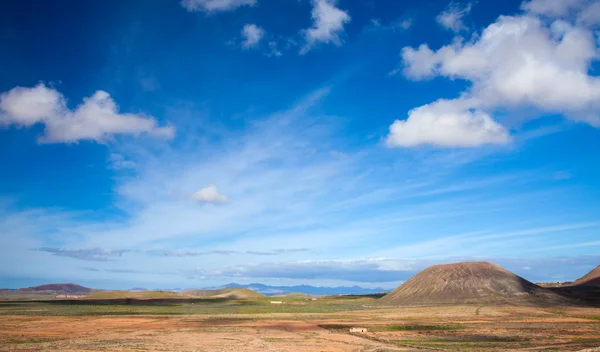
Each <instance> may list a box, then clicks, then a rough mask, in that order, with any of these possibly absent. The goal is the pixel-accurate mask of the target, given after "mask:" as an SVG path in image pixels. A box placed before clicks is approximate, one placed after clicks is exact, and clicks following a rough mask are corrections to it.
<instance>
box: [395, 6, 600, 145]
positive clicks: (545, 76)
mask: <svg viewBox="0 0 600 352" xmlns="http://www.w3.org/2000/svg"><path fill="white" fill-rule="evenodd" d="M557 11H558V10H557ZM474 38H475V39H473V40H469V41H467V40H465V39H462V38H461V39H458V40H454V41H453V43H451V44H449V45H445V46H443V47H441V48H440V49H438V50H432V49H430V48H429V46H428V45H427V44H422V45H420V46H419V47H418V48H416V49H415V48H410V47H407V48H404V49H403V50H402V59H403V63H404V68H403V73H404V74H405V75H406V76H407V77H408V78H409V79H412V80H423V79H428V78H432V77H436V76H443V77H448V78H450V79H463V80H465V81H468V82H470V83H471V84H470V88H469V89H468V90H467V91H465V92H463V93H462V94H461V97H460V98H458V99H455V100H468V101H469V102H470V109H474V111H478V113H477V115H478V117H476V118H475V120H478V121H480V122H484V121H487V123H480V124H479V126H480V127H482V128H485V130H480V131H475V130H471V133H474V134H476V135H478V136H481V135H486V134H487V132H488V131H489V128H490V127H494V128H493V130H494V131H498V129H497V127H498V126H497V124H496V123H494V122H493V120H492V119H491V117H490V116H491V114H492V113H493V112H494V111H496V110H501V109H502V110H510V109H519V108H534V109H535V110H536V111H538V112H539V113H540V114H543V113H551V114H563V115H564V116H566V117H567V118H570V119H572V120H576V121H582V122H586V123H588V124H590V125H592V126H596V127H598V126H600V116H599V114H598V111H599V108H600V103H599V102H600V100H599V99H600V78H598V77H597V76H592V75H590V74H589V70H590V67H591V64H592V62H593V61H594V60H596V59H597V58H598V46H597V43H596V39H595V37H594V34H593V32H592V30H591V29H590V28H589V27H586V26H584V25H581V24H578V23H576V22H574V20H573V21H567V20H565V19H555V20H552V21H548V20H544V19H541V18H539V17H537V16H534V15H533V14H531V13H525V14H522V15H519V16H500V17H499V18H498V19H497V20H496V22H494V23H492V24H490V25H489V26H488V27H487V28H485V29H484V30H483V32H482V33H481V35H479V36H476V37H474ZM445 104H446V105H448V104H450V105H453V104H457V105H461V104H462V103H460V102H455V103H450V102H446V103H445ZM430 105H435V103H434V104H430ZM430 105H426V106H424V107H422V108H417V109H413V110H411V112H410V113H409V119H412V120H413V121H411V122H409V121H407V122H406V124H404V125H403V124H400V125H398V124H397V123H395V124H396V127H397V126H405V125H410V124H416V125H421V124H428V122H427V121H423V122H422V123H417V122H416V121H414V120H417V116H419V118H422V119H425V120H428V121H434V120H435V121H438V122H439V123H445V122H446V121H448V120H447V116H446V115H448V113H447V112H444V111H442V110H440V109H437V113H443V114H444V115H445V117H444V116H439V117H438V118H435V119H433V118H432V116H431V115H430V113H435V112H436V111H433V109H432V108H431V106H430ZM424 111H425V112H429V114H419V115H416V114H415V113H416V112H424ZM452 115H454V116H455V117H456V118H457V119H464V120H466V121H464V122H463V123H461V125H469V126H473V125H472V124H471V122H472V121H474V118H473V117H474V116H475V115H474V114H473V113H468V114H460V115H461V116H458V115H457V114H456V113H452ZM469 121H471V122H469ZM436 130H437V128H436ZM413 131H416V129H415V130H413ZM498 136H499V135H498ZM390 137H392V135H390ZM415 138H416V137H415ZM464 138H466V139H467V140H470V142H461V143H457V144H456V145H457V146H464V145H467V146H471V145H473V143H471V142H472V141H473V140H477V139H478V138H479V137H469V136H467V135H465V136H464ZM391 139H394V138H391ZM441 142H443V141H441ZM482 142H486V139H482ZM434 144H439V145H442V144H444V143H434ZM401 145H402V144H401Z"/></svg>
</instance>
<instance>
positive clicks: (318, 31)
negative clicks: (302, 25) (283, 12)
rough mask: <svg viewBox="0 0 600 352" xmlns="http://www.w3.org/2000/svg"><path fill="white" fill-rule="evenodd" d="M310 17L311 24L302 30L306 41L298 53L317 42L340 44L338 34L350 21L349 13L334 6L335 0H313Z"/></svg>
mask: <svg viewBox="0 0 600 352" xmlns="http://www.w3.org/2000/svg"><path fill="white" fill-rule="evenodd" d="M312 19H313V26H312V27H311V28H309V29H307V30H304V31H303V32H304V38H305V40H306V43H305V44H304V46H303V47H302V49H300V54H306V53H307V52H309V51H310V49H312V48H313V47H314V46H315V45H317V44H318V43H333V44H335V45H338V46H339V45H341V44H342V40H341V39H340V34H341V33H343V32H344V24H346V23H348V22H350V15H349V14H348V12H346V11H344V10H341V9H339V8H337V7H335V0H313V9H312Z"/></svg>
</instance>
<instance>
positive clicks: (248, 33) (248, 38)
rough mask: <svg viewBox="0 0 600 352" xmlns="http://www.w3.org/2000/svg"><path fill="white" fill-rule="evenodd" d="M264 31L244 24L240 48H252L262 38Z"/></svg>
mask: <svg viewBox="0 0 600 352" xmlns="http://www.w3.org/2000/svg"><path fill="white" fill-rule="evenodd" d="M264 35H265V30H264V29H262V28H260V27H258V26H257V25H255V24H246V25H244V28H243V29H242V37H243V38H244V40H243V41H242V47H243V48H245V49H249V48H254V47H256V46H257V45H258V43H259V42H260V40H261V39H262V38H263V37H264Z"/></svg>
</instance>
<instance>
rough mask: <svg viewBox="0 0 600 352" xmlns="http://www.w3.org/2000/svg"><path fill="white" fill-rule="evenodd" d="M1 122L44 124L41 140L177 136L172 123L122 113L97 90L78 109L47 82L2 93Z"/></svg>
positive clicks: (5, 123) (102, 92) (60, 140)
mask: <svg viewBox="0 0 600 352" xmlns="http://www.w3.org/2000/svg"><path fill="white" fill-rule="evenodd" d="M0 124H4V125H7V126H17V127H31V126H33V125H36V124H42V125H44V127H45V129H44V134H43V135H42V136H41V137H40V138H39V139H38V141H39V142H40V143H74V142H78V141H81V140H90V141H95V142H104V141H106V140H108V139H109V138H111V137H112V136H114V135H140V134H149V135H154V136H158V137H162V138H173V136H174V134H175V129H174V128H173V127H172V126H162V127H161V126H159V125H158V122H157V120H156V119H155V118H153V117H150V116H145V115H137V114H131V113H119V108H118V106H117V104H116V103H115V101H114V100H113V99H112V98H111V97H110V95H109V94H108V93H106V92H104V91H97V92H96V93H94V94H93V95H92V96H90V97H88V98H84V100H83V103H82V104H80V105H79V106H77V107H76V108H75V109H74V110H71V109H69V108H68V107H67V102H66V99H65V97H64V96H63V95H62V94H61V93H60V92H59V91H57V90H56V89H53V88H50V87H47V86H46V85H44V84H43V83H40V84H38V85H36V86H35V87H31V88H28V87H15V88H13V89H11V90H9V91H8V92H4V93H2V94H1V95H0Z"/></svg>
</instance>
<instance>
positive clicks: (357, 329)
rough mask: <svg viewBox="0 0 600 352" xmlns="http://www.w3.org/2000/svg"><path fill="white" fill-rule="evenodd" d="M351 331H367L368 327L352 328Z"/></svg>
mask: <svg viewBox="0 0 600 352" xmlns="http://www.w3.org/2000/svg"><path fill="white" fill-rule="evenodd" d="M350 332H367V328H350Z"/></svg>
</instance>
